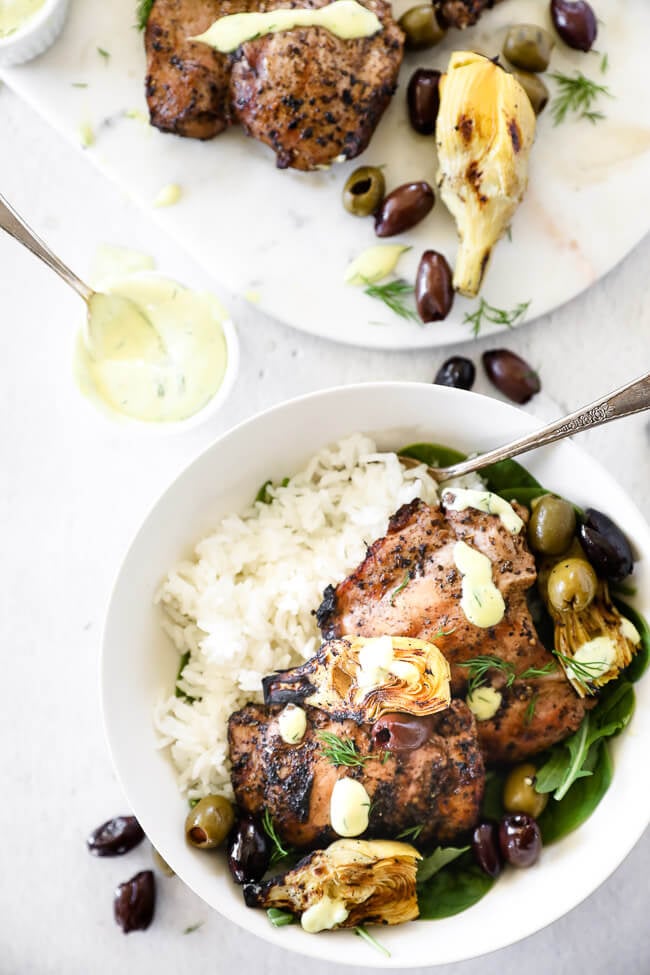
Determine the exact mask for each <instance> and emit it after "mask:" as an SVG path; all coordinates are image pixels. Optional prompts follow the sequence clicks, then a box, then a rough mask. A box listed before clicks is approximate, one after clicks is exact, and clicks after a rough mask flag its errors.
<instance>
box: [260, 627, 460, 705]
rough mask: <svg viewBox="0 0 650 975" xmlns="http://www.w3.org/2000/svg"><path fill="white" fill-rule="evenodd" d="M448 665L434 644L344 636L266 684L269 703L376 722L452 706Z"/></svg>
mask: <svg viewBox="0 0 650 975" xmlns="http://www.w3.org/2000/svg"><path fill="white" fill-rule="evenodd" d="M449 679H450V671H449V664H448V663H447V660H446V658H445V657H444V656H443V655H442V653H441V652H440V650H438V648H437V647H436V646H435V645H434V644H433V643H426V642H425V641H424V640H415V639H411V638H408V637H390V636H383V637H375V638H372V639H367V638H365V637H358V636H352V637H343V638H342V639H340V640H329V641H328V642H327V643H324V644H323V645H322V646H321V648H320V650H319V651H318V653H317V654H316V656H314V657H312V658H311V659H310V660H308V661H307V663H305V664H302V666H300V667H296V668H295V669H293V670H284V671H281V672H280V673H277V674H271V675H270V676H269V677H265V678H264V680H263V681H262V685H263V687H264V703H265V704H287V703H289V702H292V703H300V702H304V703H306V704H310V705H312V707H317V708H321V710H323V711H327V712H328V713H329V714H332V715H333V716H334V717H336V718H338V719H342V718H352V719H353V720H355V721H358V722H363V721H366V722H373V721H376V720H377V718H380V717H381V716H382V715H383V714H387V713H389V712H391V711H399V712H402V713H405V714H414V715H419V716H425V715H429V714H436V713H437V712H438V711H443V710H444V709H445V708H448V707H449V702H450V700H451V690H450V686H449Z"/></svg>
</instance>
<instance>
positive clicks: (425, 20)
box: [398, 3, 447, 51]
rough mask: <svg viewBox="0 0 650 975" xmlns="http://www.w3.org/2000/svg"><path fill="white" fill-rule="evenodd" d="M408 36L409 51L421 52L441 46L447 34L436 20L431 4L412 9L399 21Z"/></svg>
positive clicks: (407, 45)
mask: <svg viewBox="0 0 650 975" xmlns="http://www.w3.org/2000/svg"><path fill="white" fill-rule="evenodd" d="M398 23H399V25H400V27H401V28H402V30H403V31H404V33H405V34H406V47H407V49H408V50H409V51H421V50H423V48H425V47H434V45H435V44H439V43H440V41H441V40H442V39H443V37H444V36H445V34H446V33H447V32H446V30H445V29H444V27H441V26H440V24H439V23H438V21H437V19H436V14H435V11H434V9H433V5H432V4H431V3H423V4H421V5H420V6H417V7H411V9H410V10H407V11H406V13H405V14H402V16H401V17H400V19H399V21H398Z"/></svg>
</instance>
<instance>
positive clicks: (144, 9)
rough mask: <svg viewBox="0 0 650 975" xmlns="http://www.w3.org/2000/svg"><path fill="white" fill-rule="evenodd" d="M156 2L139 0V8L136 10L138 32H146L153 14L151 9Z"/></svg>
mask: <svg viewBox="0 0 650 975" xmlns="http://www.w3.org/2000/svg"><path fill="white" fill-rule="evenodd" d="M153 4H154V0H138V3H137V6H136V8H135V17H136V23H135V25H136V27H137V28H138V30H144V29H145V27H146V26H147V21H148V20H149V14H150V13H151V8H152V7H153Z"/></svg>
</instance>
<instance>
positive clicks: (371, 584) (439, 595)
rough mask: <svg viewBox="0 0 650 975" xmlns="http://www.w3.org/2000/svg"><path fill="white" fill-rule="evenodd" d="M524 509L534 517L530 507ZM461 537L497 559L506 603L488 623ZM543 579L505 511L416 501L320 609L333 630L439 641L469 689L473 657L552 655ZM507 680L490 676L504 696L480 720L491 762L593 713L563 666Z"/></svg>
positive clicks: (535, 748) (458, 680) (457, 681)
mask: <svg viewBox="0 0 650 975" xmlns="http://www.w3.org/2000/svg"><path fill="white" fill-rule="evenodd" d="M515 508H516V510H517V513H518V514H519V515H520V517H522V518H523V519H524V520H526V519H527V512H526V511H525V509H523V508H521V507H520V506H518V505H515ZM459 540H462V541H464V542H466V543H467V544H468V545H470V546H471V547H472V548H475V549H477V550H478V551H480V552H482V554H484V555H486V556H487V557H488V558H489V559H490V561H491V562H492V566H493V570H492V576H493V582H494V584H495V586H497V588H498V589H499V590H500V592H501V594H502V596H503V598H504V601H505V605H506V610H505V615H504V617H503V619H502V620H501V622H500V623H498V624H497V625H496V626H493V627H490V628H489V629H481V628H479V627H476V626H474V625H473V624H471V623H469V622H468V620H467V618H466V617H465V614H464V613H463V610H462V608H461V605H460V602H461V596H462V577H461V575H460V573H459V572H458V569H457V568H456V565H455V561H454V556H453V549H454V545H455V544H456V542H457V541H459ZM535 579H536V569H535V562H534V559H533V556H532V554H531V553H530V551H529V550H528V547H527V544H526V539H525V533H524V532H521V533H519V534H518V535H513V534H511V533H510V532H509V531H508V530H507V529H506V528H505V527H504V525H503V524H502V522H501V521H500V519H499V518H498V517H497V516H496V515H489V514H485V513H483V512H480V511H477V510H475V509H471V508H469V509H466V510H464V511H447V512H444V511H443V510H442V509H441V508H438V507H431V506H429V505H426V504H424V502H422V501H420V500H415V501H413V502H411V503H410V504H408V505H405V506H404V507H402V508H400V510H399V511H398V512H396V514H395V515H394V516H393V518H392V519H391V521H390V523H389V526H388V531H387V533H386V536H385V537H384V538H380V539H378V540H377V541H376V542H375V543H374V544H373V545H371V546H370V548H369V549H368V553H367V555H366V558H365V559H364V561H363V562H362V563H361V565H360V566H359V567H358V568H357V569H356V570H355V571H354V572H353V573H352V574H351V575H350V576H348V578H347V579H345V580H344V581H343V582H342V583H341V584H340V585H339V586H337V587H336V589H333V588H331V587H330V589H329V590H327V591H326V593H325V598H324V600H323V603H322V604H321V607H320V609H319V610H318V612H317V618H318V623H319V625H320V627H321V630H322V631H323V635H324V636H325V638H326V639H332V638H335V637H340V636H343V635H350V634H355V635H359V636H366V637H372V636H383V635H385V634H389V635H392V636H410V637H417V638H419V639H422V640H429V641H430V642H432V643H435V644H436V646H438V647H439V649H440V650H441V651H442V652H443V653H444V655H445V656H446V657H447V659H448V660H449V663H450V664H451V674H452V691H453V693H454V695H464V694H465V693H466V689H467V683H468V670H467V668H464V667H462V666H461V664H462V663H463V662H465V661H467V660H470V659H471V658H473V657H477V656H481V655H487V654H490V655H493V656H495V657H498V658H500V659H501V660H503V661H504V662H505V663H506V664H508V665H510V667H511V668H513V669H514V672H515V674H517V675H519V674H523V673H524V672H525V671H526V670H529V669H531V668H535V669H538V670H539V669H542V668H544V667H546V666H548V664H549V663H550V662H552V661H553V657H552V656H551V654H550V653H549V652H548V651H547V650H546V649H545V648H544V646H543V644H542V643H541V641H540V640H539V637H538V635H537V632H536V630H535V626H534V624H533V621H532V618H531V616H530V612H529V610H528V605H527V603H526V591H527V590H528V589H529V588H530V587H531V586H532V585H533V583H534V582H535ZM405 583H406V584H405ZM400 587H401V588H400ZM506 681H507V675H505V674H503V673H499V672H496V671H495V672H493V675H491V680H490V682H491V683H492V684H493V686H494V687H496V688H497V689H500V690H501V692H502V695H503V700H502V704H501V707H500V708H499V711H498V712H497V713H496V715H495V716H494V718H492V719H491V720H489V721H480V722H478V733H479V738H480V741H481V745H482V747H483V749H484V751H485V755H486V758H487V759H488V761H503V760H507V761H511V760H516V759H519V758H522V757H525V756H528V755H532V754H535V753H536V752H539V751H543V750H544V749H545V748H547V747H549V746H550V745H551V744H554V743H555V742H557V741H561V740H562V739H563V738H565V737H566V736H567V735H569V734H570V733H571V732H572V731H575V729H576V728H577V727H578V726H579V724H580V722H581V721H582V718H583V717H584V704H583V702H582V701H581V700H580V699H579V698H578V696H577V695H576V694H575V692H574V691H573V689H572V688H571V686H570V684H569V682H568V681H567V680H566V678H565V677H564V674H563V673H562V672H561V670H560V669H559V668H557V669H555V670H554V671H552V672H551V673H550V674H548V675H545V676H543V677H538V678H532V679H521V680H516V681H515V682H514V684H513V685H512V687H511V688H505V687H504V685H505V683H506Z"/></svg>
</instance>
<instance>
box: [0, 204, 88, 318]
mask: <svg viewBox="0 0 650 975" xmlns="http://www.w3.org/2000/svg"><path fill="white" fill-rule="evenodd" d="M0 229H1V230H6V232H7V233H8V234H9V236H10V237H13V238H14V240H17V241H18V243H19V244H23V245H24V246H25V247H26V248H27V249H28V250H30V251H31V252H32V254H35V255H36V257H40V259H41V260H42V261H43V262H44V263H45V264H47V266H48V267H51V268H52V270H53V271H56V273H57V274H58V275H59V277H62V278H63V280H64V281H65V282H66V283H67V284H69V285H70V287H71V288H74V290H75V291H76V292H77V294H78V295H80V297H82V298H83V299H84V301H88V299H89V298H90V297H91V295H92V294H93V291H92V289H91V288H89V287H88V285H87V284H84V282H83V281H82V280H81V278H78V277H77V275H76V274H75V273H74V271H71V270H70V268H69V267H68V266H67V264H64V263H63V261H62V260H61V259H60V258H58V257H57V256H56V254H53V253H52V251H51V250H50V248H49V247H48V246H47V244H45V243H44V242H43V241H42V240H41V238H40V237H38V236H37V235H36V234H35V233H34V231H33V230H31V229H30V228H29V227H28V226H27V224H26V223H25V221H24V220H23V219H22V217H19V216H18V214H17V213H16V211H15V210H14V209H13V208H12V207H11V206H10V205H9V203H8V202H7V200H5V198H4V197H3V196H2V194H0Z"/></svg>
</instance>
